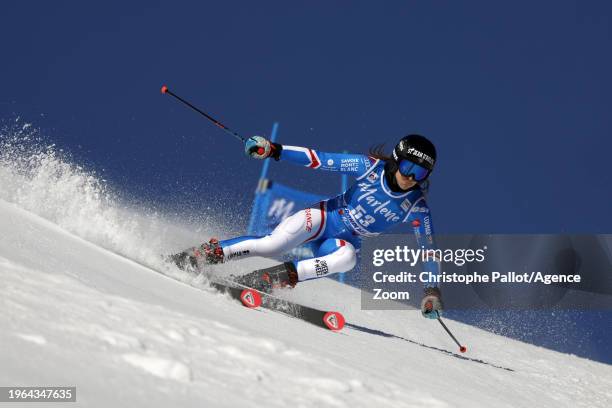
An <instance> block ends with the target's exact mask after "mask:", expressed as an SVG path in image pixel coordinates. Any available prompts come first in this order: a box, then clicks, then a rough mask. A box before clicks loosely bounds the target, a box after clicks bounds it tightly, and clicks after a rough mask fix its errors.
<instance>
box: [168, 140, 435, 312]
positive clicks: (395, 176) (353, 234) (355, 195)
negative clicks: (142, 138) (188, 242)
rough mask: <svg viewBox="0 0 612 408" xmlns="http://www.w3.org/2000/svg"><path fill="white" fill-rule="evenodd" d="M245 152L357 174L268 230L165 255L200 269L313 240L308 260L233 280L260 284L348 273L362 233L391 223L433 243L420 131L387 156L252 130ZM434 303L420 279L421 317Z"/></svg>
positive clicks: (428, 146) (426, 145)
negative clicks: (313, 145) (325, 148)
mask: <svg viewBox="0 0 612 408" xmlns="http://www.w3.org/2000/svg"><path fill="white" fill-rule="evenodd" d="M245 153H246V154H247V155H248V156H250V157H253V158H256V159H267V158H273V159H275V160H277V161H278V160H282V161H287V162H290V163H294V164H297V165H301V166H304V167H308V168H311V169H319V170H329V171H336V172H340V173H345V174H350V175H354V176H357V180H356V181H355V183H354V184H353V185H351V186H350V188H349V189H348V190H346V191H345V192H343V193H342V194H340V195H338V196H336V197H333V198H330V199H328V200H324V201H321V202H320V203H317V204H315V205H313V206H311V207H310V208H305V209H303V210H301V211H298V212H296V213H295V214H293V215H291V216H289V217H287V218H286V219H284V220H283V221H282V222H281V223H280V224H279V225H278V226H277V227H276V228H275V229H274V231H272V232H271V233H270V234H269V235H266V236H263V237H257V236H242V237H237V238H232V239H227V240H223V241H217V240H216V239H211V240H210V241H209V242H207V243H204V244H202V245H201V246H200V247H195V248H190V249H188V250H186V251H184V252H182V253H180V254H177V255H173V259H174V261H175V262H176V263H177V265H179V266H180V267H183V268H184V267H186V266H187V265H191V266H192V267H194V268H196V269H200V268H201V267H202V265H204V264H214V263H220V262H225V261H228V260H233V259H242V258H246V257H249V256H264V257H271V256H277V255H280V254H282V253H284V252H287V251H290V250H291V249H293V248H295V247H297V246H299V245H301V244H303V243H306V242H309V243H311V244H312V245H313V246H314V254H315V257H314V258H310V259H302V260H299V261H293V262H285V263H283V264H280V265H276V266H273V267H271V268H266V269H263V270H259V271H255V272H253V273H251V274H248V275H245V276H244V277H241V278H239V282H241V283H243V284H245V285H249V286H251V287H256V288H261V289H269V288H272V287H278V286H287V285H289V286H295V285H296V284H297V283H298V282H302V281H307V280H310V279H316V278H320V277H323V276H327V275H329V274H332V273H343V272H347V271H350V270H351V269H353V268H354V267H355V264H356V262H357V255H356V252H357V250H358V249H359V248H360V246H361V240H362V238H364V237H369V236H375V235H378V234H380V233H381V232H383V231H385V230H387V229H389V228H390V227H392V226H393V225H396V224H398V223H406V224H408V226H409V228H411V229H412V232H413V233H414V234H415V236H416V239H417V242H418V244H419V246H422V247H424V248H425V249H435V242H434V235H433V226H432V220H431V214H430V211H429V207H428V206H427V203H426V202H425V197H424V195H423V191H422V190H421V188H420V183H423V182H424V181H425V180H426V179H427V178H428V177H429V175H430V174H431V172H432V170H433V168H434V164H435V161H436V149H435V147H434V145H433V144H432V143H431V142H430V141H429V140H428V139H426V138H425V137H423V136H420V135H408V136H406V137H404V138H402V139H401V140H400V141H399V143H398V144H397V146H395V148H394V149H393V153H392V156H390V157H389V156H385V155H384V153H383V152H382V149H380V148H379V149H375V150H373V151H371V152H370V155H362V154H345V153H325V152H319V151H317V150H314V149H309V148H305V147H296V146H286V145H280V144H277V143H272V142H270V141H269V140H267V139H265V138H263V137H260V136H253V137H251V138H249V139H248V140H247V141H246V144H245ZM425 268H426V270H427V271H431V272H433V273H434V274H438V273H439V269H440V265H439V262H438V261H436V260H431V261H429V262H428V263H427V264H426V265H425ZM442 309H443V306H442V300H441V294H440V290H439V288H438V287H437V284H436V283H435V282H428V283H426V284H425V295H424V297H423V300H422V302H421V312H422V314H423V316H425V317H428V318H437V317H438V316H439V315H440V314H441V312H442Z"/></svg>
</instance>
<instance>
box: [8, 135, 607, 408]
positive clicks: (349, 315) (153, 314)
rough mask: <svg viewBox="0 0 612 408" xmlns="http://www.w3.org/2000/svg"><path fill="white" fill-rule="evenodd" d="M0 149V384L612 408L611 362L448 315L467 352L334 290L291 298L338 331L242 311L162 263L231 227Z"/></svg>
mask: <svg viewBox="0 0 612 408" xmlns="http://www.w3.org/2000/svg"><path fill="white" fill-rule="evenodd" d="M2 150H3V153H2V155H1V157H0V307H1V310H2V313H1V314H0V386H42V385H44V386H51V385H56V386H76V387H77V403H76V404H74V403H66V404H65V405H66V406H68V407H74V406H84V407H85V406H86V407H113V406H121V407H140V406H142V407H169V406H176V407H236V406H245V405H248V406H266V407H288V406H291V407H487V408H490V407H529V408H532V407H555V408H556V407H578V406H583V407H589V408H594V407H607V406H610V401H612V367H611V366H609V365H605V364H601V363H596V362H593V361H589V360H586V359H582V358H578V357H575V356H572V355H567V354H561V353H558V352H554V351H550V350H546V349H543V348H539V347H536V346H533V345H528V344H524V343H521V342H519V341H515V340H511V339H508V338H505V337H501V336H497V335H494V334H491V333H488V332H486V331H482V330H479V329H476V328H473V327H470V326H467V325H463V324H460V323H457V322H454V321H451V320H447V323H448V325H449V326H450V327H451V328H452V330H454V332H455V334H456V336H457V337H458V338H459V339H461V340H462V341H463V342H464V343H465V344H466V345H467V346H468V352H467V353H466V354H462V355H460V354H459V353H457V350H456V349H457V347H456V346H455V345H454V344H453V343H452V341H451V340H450V338H449V337H448V336H447V335H446V333H444V332H443V330H442V328H441V327H440V325H439V324H438V323H437V322H436V321H430V320H426V319H423V318H422V317H421V316H420V313H419V312H418V311H362V310H360V294H359V291H358V290H357V289H355V288H352V287H348V286H345V285H342V284H340V283H338V282H335V281H332V280H329V279H321V280H318V281H310V282H307V283H302V284H300V285H298V286H297V287H296V288H295V289H294V290H292V291H290V292H288V293H284V294H283V296H287V297H289V298H292V299H297V300H300V301H302V302H304V303H308V304H310V305H313V306H319V307H323V308H326V309H333V310H338V311H341V312H342V313H344V315H345V317H346V319H347V321H348V322H349V323H351V324H352V325H353V326H351V327H347V328H345V329H344V330H343V331H342V332H340V333H333V332H330V331H327V330H323V329H321V328H318V327H315V326H313V325H310V324H308V323H305V322H303V321H300V320H297V319H292V318H289V317H287V316H284V315H281V314H279V313H275V312H271V311H267V310H250V309H247V308H244V307H243V306H241V305H240V304H238V303H237V302H235V301H232V300H230V299H229V298H227V297H225V296H223V295H220V294H218V293H216V292H215V291H213V290H211V289H210V288H208V286H207V285H206V282H205V280H204V279H203V278H201V277H193V276H189V275H186V274H185V273H182V272H180V271H178V270H176V269H173V268H171V267H168V266H166V265H164V264H163V263H162V262H161V261H160V257H159V254H160V253H164V252H166V253H167V252H170V251H174V250H177V249H180V248H182V247H184V246H186V245H189V244H193V243H196V242H199V241H202V240H204V239H205V238H207V237H208V236H209V235H210V234H222V233H223V228H222V227H221V226H219V225H214V224H208V225H205V226H202V225H197V226H195V225H192V226H191V227H185V226H183V225H180V224H179V223H177V222H175V221H173V220H172V219H170V218H169V217H165V216H162V215H159V214H156V213H154V212H151V211H149V210H145V209H144V208H137V207H136V208H135V207H127V206H121V205H119V204H118V201H117V200H115V199H114V198H113V196H112V194H110V193H108V192H107V191H106V189H105V187H104V183H103V182H102V181H101V180H100V178H99V176H96V175H95V174H92V173H88V172H86V171H85V170H83V169H82V168H80V167H78V166H75V165H72V164H70V162H69V161H66V160H65V159H63V158H61V157H59V156H58V155H57V154H56V153H54V152H53V151H52V149H51V150H46V151H45V150H40V149H39V150H38V151H36V152H31V151H23V150H21V151H19V149H15V148H14V146H13V145H11V144H10V143H9V144H7V143H6V142H5V144H4V146H3V149H2ZM133 260H135V261H137V262H134V261H133ZM270 262H271V261H269V260H264V259H256V260H247V261H243V262H239V263H235V264H226V265H223V267H222V268H219V273H241V272H246V271H248V270H250V269H252V268H254V267H259V266H262V265H267V264H270ZM142 264H144V265H149V266H150V268H148V267H146V266H143V265H142ZM158 271H159V272H158ZM160 272H162V273H160ZM0 405H2V403H0ZM26 405H27V404H22V405H20V406H26ZM58 405H59V406H61V405H62V404H55V405H54V406H58Z"/></svg>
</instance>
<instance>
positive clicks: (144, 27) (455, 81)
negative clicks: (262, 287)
mask: <svg viewBox="0 0 612 408" xmlns="http://www.w3.org/2000/svg"><path fill="white" fill-rule="evenodd" d="M611 15H612V3H611V2H608V1H566V0H560V1H552V0H550V1H513V2H498V1H384V2H376V1H310V2H298V1H258V2H256V1H193V2H155V1H146V2H126V1H123V2H118V1H106V2H98V3H93V2H78V1H70V2H66V1H52V2H51V1H38V2H32V1H19V2H5V3H4V4H3V5H2V16H3V19H2V24H1V25H0V43H1V50H2V59H1V62H0V78H1V92H0V120H12V119H14V118H15V117H16V116H21V118H22V119H23V120H25V121H27V122H31V123H33V124H34V125H35V126H39V127H41V128H43V132H44V133H45V134H46V135H47V136H48V137H49V139H50V141H53V142H55V143H57V145H58V146H59V147H61V148H64V149H66V150H67V151H70V152H72V153H73V154H74V155H75V156H76V157H77V158H78V160H80V161H83V162H85V163H86V164H88V165H89V166H90V167H93V168H95V169H98V170H103V171H104V174H105V177H106V178H107V179H108V180H109V181H110V182H111V184H113V185H114V186H116V187H118V188H120V189H122V190H125V191H129V192H130V194H132V195H134V196H137V197H141V198H146V199H149V200H153V201H157V202H160V203H166V205H168V206H171V207H173V208H175V209H178V210H181V209H187V208H189V209H190V210H192V209H193V208H206V207H208V206H209V205H210V204H211V202H210V201H211V198H210V197H214V200H215V202H214V203H212V204H213V205H212V206H213V208H217V209H220V208H224V210H225V211H226V212H232V213H234V214H237V217H238V220H241V221H242V223H243V226H246V222H247V219H248V211H243V212H241V210H243V209H244V208H245V207H246V206H248V205H250V202H251V199H252V191H253V190H254V188H255V185H256V180H257V177H258V174H259V170H260V166H261V163H259V162H256V161H254V160H249V159H247V158H246V157H244V156H243V153H242V147H241V146H240V144H239V143H237V142H236V140H234V139H233V138H231V137H228V136H227V135H226V134H224V133H223V132H221V131H220V130H219V129H217V128H215V127H214V126H211V125H210V124H209V123H208V122H206V121H204V120H203V119H202V118H200V117H199V116H198V115H196V114H194V113H193V112H191V111H189V110H187V109H185V108H184V107H183V106H181V105H178V104H177V103H176V102H175V101H174V100H172V99H171V98H169V97H167V96H162V95H160V92H159V90H160V87H161V85H162V84H167V85H168V86H170V88H171V89H172V90H174V91H175V92H177V93H179V94H180V95H182V96H184V97H186V98H188V99H190V100H191V101H193V102H194V103H195V104H197V105H198V106H201V107H202V108H203V109H205V110H206V111H208V112H210V113H211V114H213V116H215V117H218V118H219V119H221V120H222V121H223V122H226V123H227V125H229V126H230V127H231V128H233V129H236V130H237V131H239V132H240V133H243V134H244V135H252V134H261V135H268V134H269V131H270V128H271V126H272V123H273V122H274V121H279V122H280V134H279V136H280V141H281V142H285V143H288V144H294V145H305V146H309V147H316V148H319V149H321V150H325V151H342V150H348V151H351V152H365V151H366V150H367V148H368V147H369V146H371V145H373V144H376V143H381V142H386V143H387V145H388V146H391V145H393V144H394V143H395V142H396V141H397V140H398V139H399V138H400V137H401V136H403V135H405V134H407V133H411V132H419V133H423V134H425V135H426V136H428V137H430V138H431V139H432V140H433V141H434V142H435V143H436V145H437V146H438V152H439V162H438V163H439V165H438V167H437V168H436V170H435V172H434V174H433V176H432V189H431V193H430V200H429V203H430V206H431V207H432V211H433V216H434V224H435V227H436V230H437V231H438V232H453V233H458V232H500V233H501V232H503V233H512V232H529V233H543V232H547V233H554V232H576V233H585V232H602V233H610V232H612V217H611V216H610V210H611V206H610V203H611V202H612V188H611V181H610V180H611V177H610V176H612V172H611V171H610V164H609V163H610V155H611V154H612V131H611V130H612V123H611V117H612V115H611V113H612V75H611V74H610V73H611V72H612V52H611V50H612V36H611V32H610V27H611V25H610V23H611V22H610V18H611ZM271 176H272V177H273V178H275V179H277V180H279V181H282V182H285V183H287V184H289V185H292V186H301V187H302V188H303V189H305V190H309V191H312V192H317V193H322V194H332V193H336V192H337V189H338V186H339V179H338V176H337V175H334V174H322V173H321V172H312V171H310V172H309V171H308V170H305V169H303V168H298V167H293V166H291V165H289V164H286V163H285V164H283V163H272V166H271ZM239 222H240V221H238V223H239ZM609 354H610V355H611V356H612V351H610V353H609ZM608 359H610V360H612V357H610V356H608Z"/></svg>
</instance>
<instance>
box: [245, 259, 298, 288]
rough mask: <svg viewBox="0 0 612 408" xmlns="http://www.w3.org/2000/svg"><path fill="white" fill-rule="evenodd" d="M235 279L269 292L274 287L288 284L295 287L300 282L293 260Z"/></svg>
mask: <svg viewBox="0 0 612 408" xmlns="http://www.w3.org/2000/svg"><path fill="white" fill-rule="evenodd" d="M234 280H235V281H236V282H238V283H240V284H242V285H245V286H248V287H250V288H253V289H257V290H259V291H262V292H266V293H269V292H272V290H273V289H278V288H284V287H286V286H290V287H292V288H293V287H294V286H295V285H296V284H297V283H298V274H297V271H296V269H295V265H294V264H293V262H285V263H282V264H280V265H275V266H271V267H269V268H265V269H259V270H257V271H254V272H251V273H248V274H246V275H242V276H238V277H235V278H234Z"/></svg>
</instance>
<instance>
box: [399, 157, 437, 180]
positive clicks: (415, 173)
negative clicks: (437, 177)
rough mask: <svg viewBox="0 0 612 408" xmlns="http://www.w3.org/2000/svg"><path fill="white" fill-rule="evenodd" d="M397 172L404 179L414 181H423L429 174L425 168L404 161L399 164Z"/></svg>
mask: <svg viewBox="0 0 612 408" xmlns="http://www.w3.org/2000/svg"><path fill="white" fill-rule="evenodd" d="M399 172H400V174H401V175H402V176H404V177H410V176H412V177H414V180H415V181H423V180H425V179H426V178H427V176H429V173H430V171H429V170H428V169H426V168H425V167H423V166H420V165H418V164H416V163H414V162H411V161H410V160H406V159H403V160H401V161H400V162H399Z"/></svg>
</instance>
